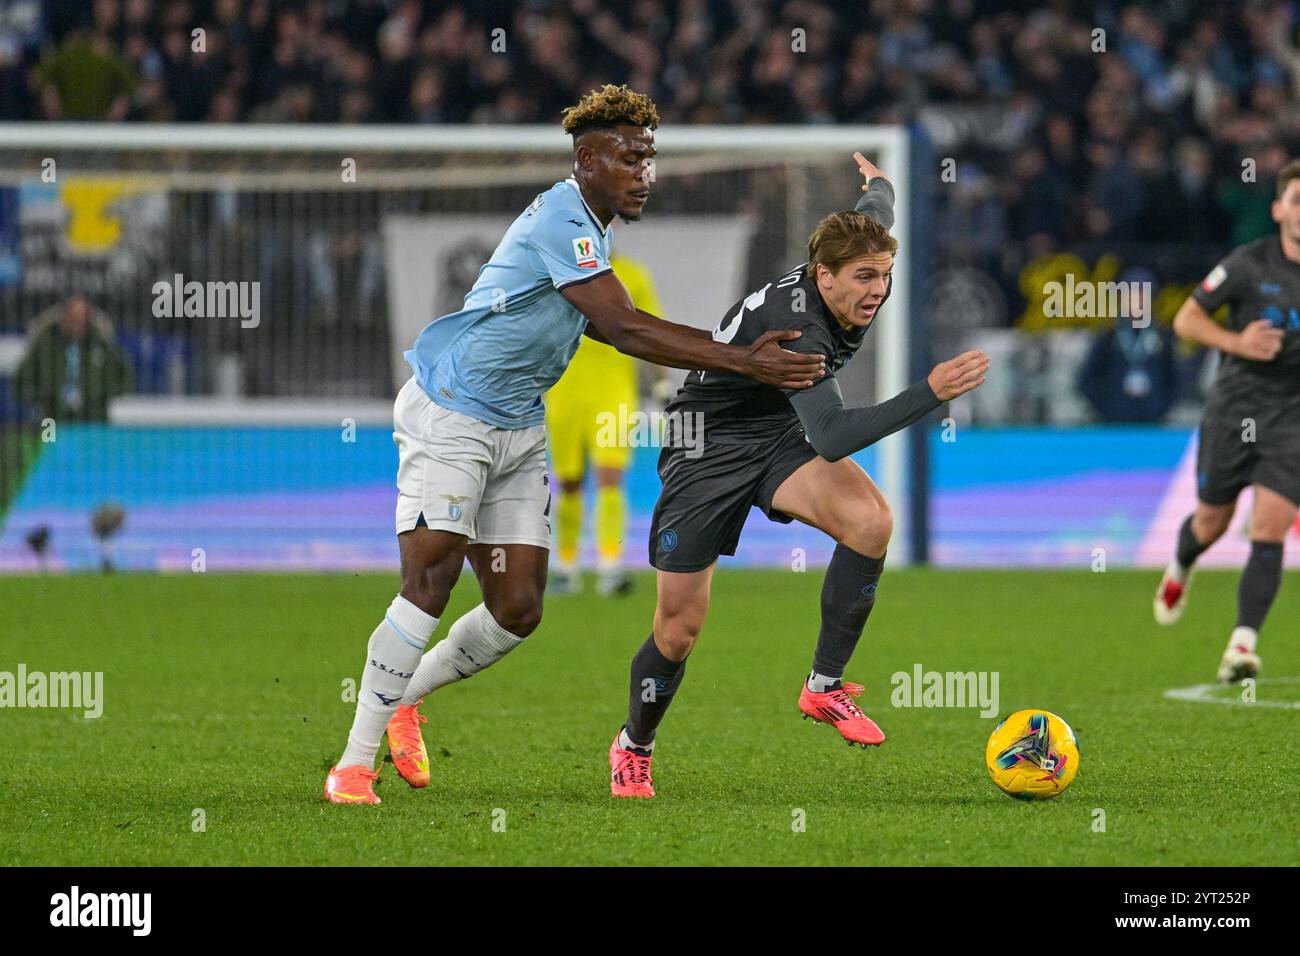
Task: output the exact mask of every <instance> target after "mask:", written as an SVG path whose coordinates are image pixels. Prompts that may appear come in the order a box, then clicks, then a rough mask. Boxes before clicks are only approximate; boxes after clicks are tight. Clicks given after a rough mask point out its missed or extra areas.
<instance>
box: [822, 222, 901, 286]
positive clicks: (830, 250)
mask: <svg viewBox="0 0 1300 956" xmlns="http://www.w3.org/2000/svg"><path fill="white" fill-rule="evenodd" d="M881 252H887V253H889V254H890V255H891V256H892V255H893V254H894V253H896V252H898V240H897V239H895V238H894V237H893V236H891V235H890V234H889V230H888V229H886V228H885V227H884V226H883V225H882V224H881V223H880V222H879V221H878V220H876V219H872V218H871V217H870V216H868V215H866V214H865V213H861V212H834V213H831V214H830V215H829V216H827V217H826V218H825V219H823V220H822V221H821V222H819V223H818V224H817V228H816V229H814V230H813V232H812V235H811V236H809V237H808V277H809V278H810V279H814V278H816V277H817V267H818V266H819V265H823V266H825V267H826V268H828V269H830V270H831V272H832V273H836V272H839V271H840V269H841V268H843V267H844V265H845V264H846V263H849V262H852V261H853V260H855V259H861V258H862V257H863V256H869V255H872V254H873V253H881Z"/></svg>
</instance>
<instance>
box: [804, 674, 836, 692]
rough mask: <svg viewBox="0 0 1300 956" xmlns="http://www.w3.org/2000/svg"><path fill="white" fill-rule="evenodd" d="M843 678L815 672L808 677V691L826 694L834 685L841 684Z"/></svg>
mask: <svg viewBox="0 0 1300 956" xmlns="http://www.w3.org/2000/svg"><path fill="white" fill-rule="evenodd" d="M841 680H843V678H841V677H827V676H826V675H825V674H818V673H817V672H816V671H813V672H812V673H811V674H809V675H808V689H809V690H810V691H812V692H813V693H814V694H824V693H826V692H827V691H828V690H830V689H831V687H832V685H834V684H837V683H839V682H840V681H841Z"/></svg>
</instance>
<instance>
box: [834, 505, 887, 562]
mask: <svg viewBox="0 0 1300 956" xmlns="http://www.w3.org/2000/svg"><path fill="white" fill-rule="evenodd" d="M893 533H894V516H893V514H892V513H891V512H890V510H889V506H888V505H887V504H884V503H883V502H881V503H878V504H877V503H872V504H869V505H866V506H863V507H860V508H855V509H854V510H853V512H852V513H851V514H850V515H849V516H848V518H847V519H846V520H845V521H844V522H843V523H842V534H841V535H840V536H839V541H840V543H841V544H843V545H845V546H846V547H849V548H852V549H853V550H854V551H857V552H858V553H859V554H869V555H878V554H881V553H883V552H884V551H885V549H886V548H888V547H889V539H890V537H891V536H892V535H893Z"/></svg>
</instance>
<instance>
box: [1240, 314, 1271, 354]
mask: <svg viewBox="0 0 1300 956" xmlns="http://www.w3.org/2000/svg"><path fill="white" fill-rule="evenodd" d="M1236 351H1237V355H1239V356H1240V357H1241V358H1244V359H1250V360H1251V361H1252V362H1271V361H1273V359H1275V358H1277V353H1278V352H1280V351H1282V330H1281V329H1279V328H1276V327H1274V325H1273V324H1272V323H1271V322H1269V320H1268V319H1256V320H1255V321H1254V322H1252V323H1250V325H1248V326H1246V327H1245V328H1244V329H1242V330H1241V333H1240V334H1239V335H1238V336H1237V350H1236Z"/></svg>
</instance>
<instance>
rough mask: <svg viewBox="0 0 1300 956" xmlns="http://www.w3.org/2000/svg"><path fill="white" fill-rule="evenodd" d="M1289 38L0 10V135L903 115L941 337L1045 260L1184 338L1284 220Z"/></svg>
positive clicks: (853, 5)
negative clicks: (912, 134)
mask: <svg viewBox="0 0 1300 956" xmlns="http://www.w3.org/2000/svg"><path fill="white" fill-rule="evenodd" d="M1298 27H1300V7H1298V6H1297V5H1295V4H1293V3H1287V2H1279V0H1243V2H1239V3H1232V4H1221V3H1213V2H1202V0H1160V2H1150V3H1115V2H1106V0H853V2H850V0H628V2H625V3H617V4H613V3H608V2H601V0H425V2H420V0H88V2H84V3H82V2H78V3H69V2H62V0H0V121H3V120H29V119H38V120H39V119H48V120H77V121H95V120H109V121H115V120H116V121H126V122H163V123H174V122H182V123H200V122H209V123H261V122H279V123H308V122H313V123H556V122H558V120H559V117H560V112H561V110H562V109H563V107H565V106H567V105H569V104H571V103H573V102H576V101H577V99H578V98H579V97H580V96H581V94H582V93H584V92H585V91H587V90H589V89H592V88H595V87H598V86H600V85H602V84H604V83H606V82H611V81H612V82H626V83H628V84H629V85H630V86H632V87H633V88H635V89H638V90H641V91H644V92H647V93H649V94H651V95H652V96H653V97H654V99H655V100H656V101H657V103H658V106H659V111H660V115H661V119H662V123H663V124H665V125H671V124H700V123H720V124H746V125H752V124H764V123H789V124H826V123H839V124H844V123H898V122H905V123H910V124H913V125H914V126H915V127H917V128H920V129H922V130H924V131H925V133H926V134H927V140H928V143H929V144H930V146H931V147H932V149H931V155H932V158H933V159H934V161H935V169H936V170H943V169H945V168H947V164H945V163H944V161H946V160H951V170H952V172H953V175H951V176H940V177H936V183H937V185H936V188H935V189H933V190H932V196H933V199H934V200H935V201H934V203H933V205H931V206H927V207H926V208H927V209H929V210H931V211H932V215H933V221H932V223H931V224H930V227H929V228H928V229H927V242H926V245H927V251H928V253H929V254H930V261H929V264H928V269H927V274H928V275H929V276H932V277H935V281H934V282H933V283H931V288H932V291H933V290H939V291H938V292H934V293H933V294H935V295H937V296H938V298H940V299H945V300H946V301H949V302H951V301H958V302H961V303H962V304H963V306H962V308H960V309H957V310H953V309H939V308H935V307H933V306H932V307H931V312H932V313H933V314H932V315H931V318H930V321H931V331H932V332H934V333H936V334H937V335H939V336H942V335H944V334H945V332H946V331H952V333H953V334H954V335H956V336H958V337H960V336H963V335H965V334H967V332H968V331H969V330H970V329H975V328H988V327H998V326H1005V325H1009V324H1015V325H1019V326H1022V327H1027V328H1035V327H1041V325H1036V324H1035V314H1034V307H1033V302H1032V297H1033V293H1032V291H1031V292H1028V293H1027V292H1026V291H1025V290H1026V282H1027V281H1028V282H1029V283H1030V285H1031V286H1034V285H1035V284H1036V285H1037V287H1039V288H1041V286H1042V282H1043V275H1042V273H1041V271H1036V270H1038V267H1039V265H1040V264H1042V263H1043V262H1045V261H1048V260H1051V259H1052V258H1053V257H1054V256H1055V257H1057V258H1058V260H1059V258H1060V257H1061V256H1065V257H1066V258H1068V257H1070V256H1076V258H1075V259H1074V260H1073V261H1075V262H1085V263H1092V262H1096V261H1099V257H1107V256H1111V255H1115V256H1117V258H1118V260H1119V261H1121V262H1122V264H1123V266H1124V267H1125V268H1131V267H1136V268H1137V269H1138V270H1139V271H1142V272H1143V274H1144V275H1153V276H1154V278H1155V279H1156V281H1157V286H1159V285H1160V284H1162V283H1167V284H1168V288H1169V290H1170V292H1171V295H1169V296H1165V297H1163V298H1162V297H1160V296H1158V295H1157V297H1156V298H1157V305H1158V308H1157V312H1158V315H1159V317H1160V318H1161V321H1162V322H1164V323H1165V324H1167V323H1168V319H1169V318H1170V314H1169V303H1170V302H1173V301H1174V300H1175V299H1179V300H1180V299H1181V296H1183V295H1185V289H1186V288H1189V287H1190V286H1189V283H1190V282H1195V281H1197V279H1199V277H1200V276H1203V275H1204V274H1205V271H1206V269H1208V268H1209V266H1210V265H1212V264H1213V262H1215V261H1217V259H1218V257H1219V256H1221V255H1222V253H1223V252H1224V251H1225V250H1226V249H1227V248H1230V247H1231V246H1233V245H1237V244H1240V243H1243V242H1246V241H1249V240H1251V239H1254V238H1257V237H1259V236H1262V235H1266V234H1268V233H1269V232H1270V231H1271V230H1272V229H1273V228H1274V227H1273V224H1272V222H1271V216H1270V200H1271V197H1272V192H1271V189H1270V188H1269V184H1270V182H1271V180H1272V178H1273V177H1274V175H1275V173H1276V172H1277V170H1278V169H1279V168H1281V166H1282V165H1283V164H1284V162H1285V161H1286V159H1287V158H1288V156H1289V155H1295V154H1296V153H1297V149H1296V147H1297V146H1300V112H1298V110H1297V104H1298V103H1300V96H1298V95H1297V92H1298V91H1300V49H1298V48H1297V28H1298ZM1170 250H1172V252H1171V251H1170ZM1058 254H1059V255H1058ZM1058 265H1059V262H1058ZM963 270H965V272H966V274H968V275H975V276H977V283H983V287H984V288H988V289H992V290H993V291H992V293H991V294H990V295H987V296H986V295H984V294H983V293H982V292H981V293H980V295H978V296H972V295H971V294H970V293H969V289H968V287H967V286H963V285H962V284H961V282H958V283H957V284H956V285H955V286H946V285H945V284H944V282H943V281H941V279H942V278H943V277H944V276H945V275H946V276H953V275H959V274H960V273H962V271H963ZM1126 274H1132V273H1126ZM372 284H373V283H372ZM954 289H955V291H953V290H954ZM1180 290H1182V291H1180ZM977 300H978V301H980V302H981V303H984V302H989V303H992V304H991V305H989V306H988V308H985V309H983V310H981V309H977V308H975V307H974V306H973V305H972V303H973V302H975V301H977ZM317 311H322V313H323V314H333V313H332V312H331V309H330V308H329V307H325V308H323V310H317ZM335 311H338V310H337V309H336V310H335ZM362 311H364V310H362ZM1038 318H1039V319H1041V314H1040V315H1039V316H1038ZM949 319H952V320H953V325H952V327H951V329H949V330H945V328H944V327H943V323H944V322H945V321H947V320H949ZM1080 324H1082V325H1083V326H1085V327H1087V328H1089V329H1091V330H1093V331H1094V332H1100V331H1104V330H1105V329H1106V328H1107V327H1108V326H1109V318H1107V317H1102V318H1101V321H1100V322H1099V323H1098V322H1092V323H1089V322H1084V323H1080ZM1026 344H1033V343H1029V342H1028V340H1026ZM1103 345H1104V343H1103V342H1101V341H1099V342H1098V346H1097V347H1098V349H1101V348H1102V347H1103ZM1052 361H1055V359H1052ZM1021 364H1025V363H1021ZM1089 367H1092V366H1089ZM1197 367H1199V366H1196V367H1193V368H1192V370H1191V372H1192V373H1194V372H1195V370H1196V368H1197ZM1127 371H1128V369H1127V367H1126V366H1125V365H1124V363H1120V367H1119V368H1118V371H1117V372H1116V374H1117V375H1119V376H1120V377H1121V378H1122V376H1123V375H1124V374H1126V373H1127ZM1191 377H1192V374H1191V373H1189V374H1180V375H1179V376H1177V381H1176V382H1174V383H1173V384H1171V385H1170V386H1169V387H1170V388H1172V389H1173V390H1174V391H1175V392H1178V393H1180V394H1183V393H1186V392H1187V388H1188V387H1189V386H1188V385H1187V383H1188V382H1189V381H1190V380H1191ZM1171 381H1172V380H1171ZM1054 388H1055V386H1049V387H1046V391H1048V392H1050V391H1052V390H1053V389H1054ZM1017 391H1018V392H1024V393H1027V392H1028V391H1029V389H1017ZM1094 404H1095V403H1094ZM1157 404H1158V405H1160V406H1161V407H1163V406H1164V405H1165V404H1166V403H1165V402H1164V401H1163V398H1162V400H1161V401H1160V402H1159V403H1157ZM994 414H995V415H1009V416H1012V417H1014V416H1015V414H1018V413H1013V412H1009V411H998V412H995V413H994ZM1101 414H1102V415H1103V416H1105V417H1110V416H1109V415H1108V414H1107V413H1106V412H1104V411H1101ZM1039 415H1040V413H1038V412H1035V413H1033V415H1032V416H1031V417H1035V418H1036V417H1038V416H1039Z"/></svg>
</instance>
